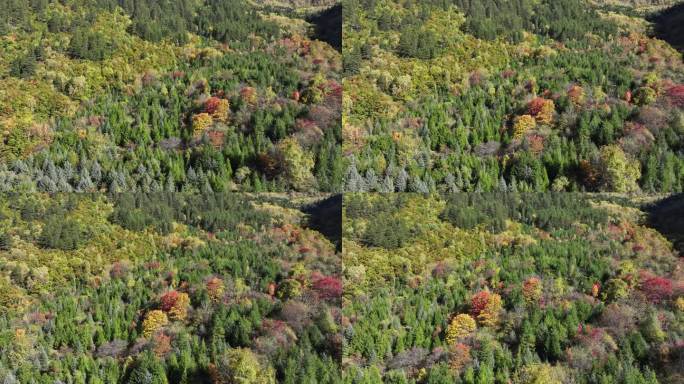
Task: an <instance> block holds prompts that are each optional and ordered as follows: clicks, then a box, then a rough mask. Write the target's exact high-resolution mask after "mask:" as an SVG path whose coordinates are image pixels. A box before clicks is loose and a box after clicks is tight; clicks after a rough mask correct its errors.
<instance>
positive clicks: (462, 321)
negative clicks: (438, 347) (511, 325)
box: [446, 313, 477, 345]
mask: <svg viewBox="0 0 684 384" xmlns="http://www.w3.org/2000/svg"><path fill="white" fill-rule="evenodd" d="M476 329H477V323H476V322H475V319H473V318H472V316H470V315H468V314H467V313H461V314H458V315H456V316H455V317H454V318H453V320H451V323H450V324H449V327H447V334H446V341H447V344H450V345H451V344H455V343H456V342H457V341H458V340H460V339H462V338H465V337H468V336H470V335H471V334H472V333H473V332H475V330H476Z"/></svg>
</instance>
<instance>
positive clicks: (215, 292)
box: [207, 277, 225, 302]
mask: <svg viewBox="0 0 684 384" xmlns="http://www.w3.org/2000/svg"><path fill="white" fill-rule="evenodd" d="M224 291H225V287H224V285H223V280H221V279H219V278H218V277H212V278H211V279H209V281H207V293H208V294H209V298H210V299H211V301H213V302H219V301H221V299H222V298H223V292H224Z"/></svg>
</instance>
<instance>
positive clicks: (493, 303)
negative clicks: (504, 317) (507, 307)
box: [470, 291, 502, 326]
mask: <svg viewBox="0 0 684 384" xmlns="http://www.w3.org/2000/svg"><path fill="white" fill-rule="evenodd" d="M470 307H471V314H472V315H473V317H475V318H476V319H477V321H478V322H480V324H482V325H484V326H495V325H496V324H497V323H498V321H499V312H501V308H502V301H501V296H499V295H498V294H496V293H490V292H489V291H480V292H478V293H476V294H475V295H474V296H473V298H472V299H471V301H470Z"/></svg>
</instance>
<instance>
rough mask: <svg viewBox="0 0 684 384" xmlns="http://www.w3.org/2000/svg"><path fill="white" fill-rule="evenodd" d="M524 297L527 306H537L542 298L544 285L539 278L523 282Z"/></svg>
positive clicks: (531, 278)
mask: <svg viewBox="0 0 684 384" xmlns="http://www.w3.org/2000/svg"><path fill="white" fill-rule="evenodd" d="M522 290H523V297H524V298H525V302H527V304H531V305H534V304H537V303H538V302H539V299H541V296H542V284H541V280H539V278H538V277H530V278H529V279H527V280H525V281H524V282H523V288H522Z"/></svg>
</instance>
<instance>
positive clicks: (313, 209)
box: [301, 194, 342, 252]
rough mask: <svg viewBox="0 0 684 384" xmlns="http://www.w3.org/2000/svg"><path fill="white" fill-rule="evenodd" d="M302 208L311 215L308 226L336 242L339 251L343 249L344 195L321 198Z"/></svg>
mask: <svg viewBox="0 0 684 384" xmlns="http://www.w3.org/2000/svg"><path fill="white" fill-rule="evenodd" d="M301 210H302V212H304V213H306V214H308V215H309V219H308V221H307V226H308V227H309V228H311V229H313V230H315V231H318V232H320V233H322V234H323V236H325V237H326V238H327V239H328V240H330V241H331V242H332V243H333V244H335V249H336V251H337V252H340V251H342V195H339V194H338V195H333V196H330V197H328V198H327V199H323V200H319V201H317V202H315V203H313V204H310V205H307V206H305V207H302V209H301Z"/></svg>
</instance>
